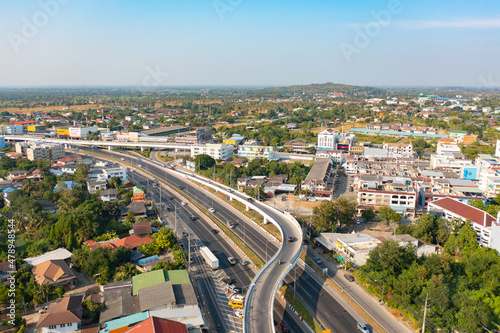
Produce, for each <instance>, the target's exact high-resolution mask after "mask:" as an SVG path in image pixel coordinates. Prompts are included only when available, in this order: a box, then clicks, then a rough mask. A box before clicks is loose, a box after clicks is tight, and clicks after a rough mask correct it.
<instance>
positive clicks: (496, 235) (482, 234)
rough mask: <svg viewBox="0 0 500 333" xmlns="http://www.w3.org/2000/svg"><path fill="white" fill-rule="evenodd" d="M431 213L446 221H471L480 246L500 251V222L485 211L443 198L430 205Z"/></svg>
mask: <svg viewBox="0 0 500 333" xmlns="http://www.w3.org/2000/svg"><path fill="white" fill-rule="evenodd" d="M429 211H430V212H431V213H434V214H439V215H440V216H442V217H444V218H445V219H453V218H456V219H460V220H462V221H464V222H465V221H467V220H469V221H470V223H471V226H472V228H474V230H475V231H476V233H477V241H478V244H479V245H480V246H484V247H490V248H493V249H495V250H497V251H500V221H499V220H498V217H497V218H495V217H493V216H491V215H490V214H488V213H486V212H485V211H483V210H480V209H478V208H475V207H473V206H470V205H468V204H465V203H462V202H460V201H458V200H455V199H452V198H442V199H440V200H436V201H433V202H431V203H430V204H429Z"/></svg>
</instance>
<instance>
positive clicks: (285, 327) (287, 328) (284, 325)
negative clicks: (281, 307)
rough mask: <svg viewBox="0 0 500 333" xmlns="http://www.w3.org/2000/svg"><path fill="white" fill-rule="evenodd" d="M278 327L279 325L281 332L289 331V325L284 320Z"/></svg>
mask: <svg viewBox="0 0 500 333" xmlns="http://www.w3.org/2000/svg"><path fill="white" fill-rule="evenodd" d="M280 327H281V332H283V333H290V332H291V331H290V327H288V325H287V324H286V323H285V322H284V321H282V322H281V323H280Z"/></svg>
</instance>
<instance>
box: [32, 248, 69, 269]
mask: <svg viewBox="0 0 500 333" xmlns="http://www.w3.org/2000/svg"><path fill="white" fill-rule="evenodd" d="M72 255H73V253H71V252H69V251H68V250H66V249H65V248H63V247H60V248H58V249H56V250H53V251H49V252H45V253H44V254H41V255H39V256H36V257H30V258H26V259H24V261H26V262H27V263H28V264H29V265H32V266H36V265H39V264H42V263H44V262H46V261H48V260H64V261H66V262H69V259H71V256H72Z"/></svg>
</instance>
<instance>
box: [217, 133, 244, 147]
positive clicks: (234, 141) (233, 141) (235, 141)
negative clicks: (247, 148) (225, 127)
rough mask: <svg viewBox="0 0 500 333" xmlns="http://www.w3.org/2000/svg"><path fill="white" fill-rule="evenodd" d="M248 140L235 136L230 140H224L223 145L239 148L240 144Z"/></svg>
mask: <svg viewBox="0 0 500 333" xmlns="http://www.w3.org/2000/svg"><path fill="white" fill-rule="evenodd" d="M245 139H246V138H245V137H244V136H243V135H240V134H236V133H235V134H233V135H232V136H231V137H230V138H228V139H224V140H222V142H223V143H226V144H228V145H233V146H239V145H240V143H241V142H242V141H243V140H245Z"/></svg>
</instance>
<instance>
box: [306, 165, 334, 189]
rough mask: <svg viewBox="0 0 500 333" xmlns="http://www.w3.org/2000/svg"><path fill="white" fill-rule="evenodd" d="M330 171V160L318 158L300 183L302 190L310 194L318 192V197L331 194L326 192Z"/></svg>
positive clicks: (331, 169)
mask: <svg viewBox="0 0 500 333" xmlns="http://www.w3.org/2000/svg"><path fill="white" fill-rule="evenodd" d="M332 171H333V168H332V160H331V159H330V158H318V159H317V160H316V161H315V162H314V164H313V166H312V167H311V170H309V173H308V174H307V177H306V179H305V180H304V181H303V182H302V189H304V190H306V189H307V190H309V191H311V192H314V191H318V192H317V194H320V195H328V194H331V191H327V188H328V179H329V178H330V175H331V173H332ZM326 192H329V193H326ZM313 194H314V193H313Z"/></svg>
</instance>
